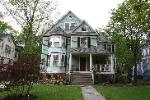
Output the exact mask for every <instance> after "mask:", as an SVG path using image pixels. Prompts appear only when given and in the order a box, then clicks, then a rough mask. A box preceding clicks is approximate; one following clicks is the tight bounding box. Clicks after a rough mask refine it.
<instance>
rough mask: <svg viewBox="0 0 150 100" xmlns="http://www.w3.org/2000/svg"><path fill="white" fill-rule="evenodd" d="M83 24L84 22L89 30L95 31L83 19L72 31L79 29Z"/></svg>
mask: <svg viewBox="0 0 150 100" xmlns="http://www.w3.org/2000/svg"><path fill="white" fill-rule="evenodd" d="M83 24H86V25H87V26H88V27H89V28H90V30H91V32H93V33H95V31H94V29H93V28H92V27H91V26H90V25H89V24H88V23H87V22H86V21H85V20H83V21H82V23H81V24H80V25H79V26H77V27H76V28H75V29H74V30H73V31H72V33H74V32H75V31H76V30H77V29H79V28H80V27H81V26H82V25H83Z"/></svg>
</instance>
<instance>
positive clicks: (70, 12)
mask: <svg viewBox="0 0 150 100" xmlns="http://www.w3.org/2000/svg"><path fill="white" fill-rule="evenodd" d="M69 14H72V15H73V16H75V17H76V18H77V19H79V20H80V21H81V19H80V18H78V17H77V16H76V15H75V14H74V13H73V12H72V11H68V12H67V13H66V14H65V15H64V16H62V17H61V18H60V19H59V20H58V21H57V22H56V23H55V24H54V25H52V27H51V28H50V29H49V30H47V31H46V32H45V33H44V34H46V33H47V32H50V31H52V29H53V28H54V27H55V26H56V25H57V24H58V23H59V22H60V21H61V20H63V19H64V18H65V17H67V16H68V15H69Z"/></svg>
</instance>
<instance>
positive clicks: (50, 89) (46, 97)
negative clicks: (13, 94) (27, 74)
mask: <svg viewBox="0 0 150 100" xmlns="http://www.w3.org/2000/svg"><path fill="white" fill-rule="evenodd" d="M31 93H32V94H33V95H36V96H37V99H36V100H83V98H82V93H81V89H80V87H79V86H47V85H36V86H34V88H33V89H32V91H31ZM6 94H7V93H6V92H3V93H1V92H0V98H1V97H2V96H4V95H5V96H6Z"/></svg>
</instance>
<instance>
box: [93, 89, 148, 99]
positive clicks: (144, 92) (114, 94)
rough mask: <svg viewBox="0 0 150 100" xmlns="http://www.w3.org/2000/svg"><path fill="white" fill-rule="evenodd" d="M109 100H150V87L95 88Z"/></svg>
mask: <svg viewBox="0 0 150 100" xmlns="http://www.w3.org/2000/svg"><path fill="white" fill-rule="evenodd" d="M95 88H96V90H97V91H98V92H100V93H102V95H104V96H105V97H106V99H107V100H150V87H110V86H95Z"/></svg>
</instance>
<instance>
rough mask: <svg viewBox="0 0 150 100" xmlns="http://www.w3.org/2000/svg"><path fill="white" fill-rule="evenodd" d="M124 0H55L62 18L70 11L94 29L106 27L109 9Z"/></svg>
mask: <svg viewBox="0 0 150 100" xmlns="http://www.w3.org/2000/svg"><path fill="white" fill-rule="evenodd" d="M123 1H124V0H57V2H58V11H59V12H60V16H63V15H64V14H65V13H66V12H68V10H71V11H72V12H73V13H75V14H76V15H77V16H78V17H79V18H81V19H83V20H86V21H87V22H88V23H89V24H90V25H91V26H92V27H93V28H94V29H96V28H101V27H102V26H106V25H107V23H108V21H109V19H110V12H111V9H113V8H117V6H118V4H121V3H122V2H123Z"/></svg>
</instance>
